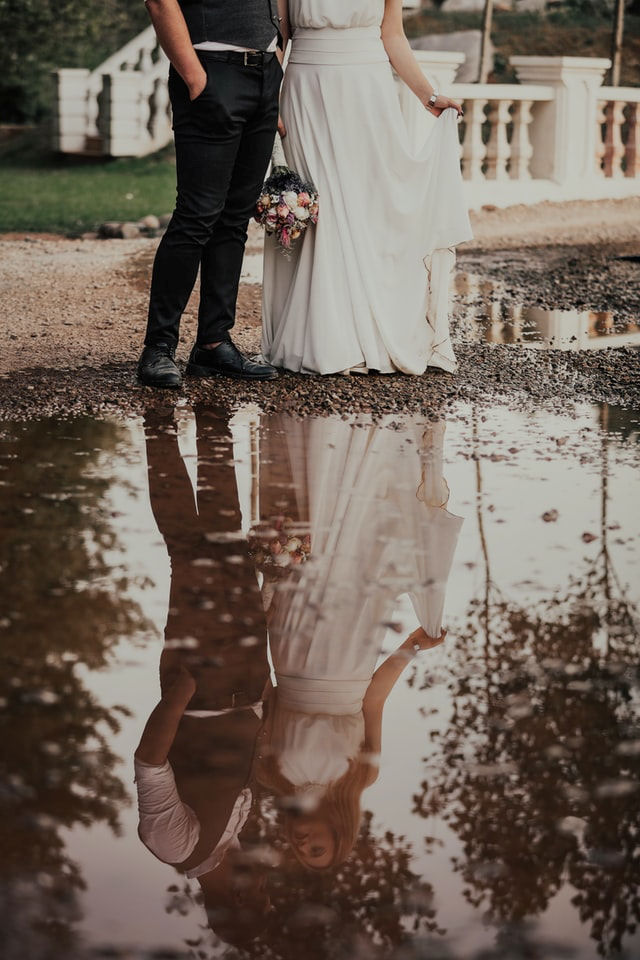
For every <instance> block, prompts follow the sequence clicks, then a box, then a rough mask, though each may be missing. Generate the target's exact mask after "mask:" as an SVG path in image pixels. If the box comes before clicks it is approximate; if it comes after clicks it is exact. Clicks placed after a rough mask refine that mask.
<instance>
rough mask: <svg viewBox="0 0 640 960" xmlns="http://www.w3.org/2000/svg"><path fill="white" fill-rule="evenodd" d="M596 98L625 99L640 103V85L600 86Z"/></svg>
mask: <svg viewBox="0 0 640 960" xmlns="http://www.w3.org/2000/svg"><path fill="white" fill-rule="evenodd" d="M598 99H599V100H600V101H603V100H626V102H627V103H640V87H600V89H599V90H598Z"/></svg>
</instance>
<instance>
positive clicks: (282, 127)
mask: <svg viewBox="0 0 640 960" xmlns="http://www.w3.org/2000/svg"><path fill="white" fill-rule="evenodd" d="M278 133H279V134H280V136H281V137H282V139H283V140H284V138H285V137H286V135H287V128H286V127H285V125H284V120H283V119H282V117H278Z"/></svg>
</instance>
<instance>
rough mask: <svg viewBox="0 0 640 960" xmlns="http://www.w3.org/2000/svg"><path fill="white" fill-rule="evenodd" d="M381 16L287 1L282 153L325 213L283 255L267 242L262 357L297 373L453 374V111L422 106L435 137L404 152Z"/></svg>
mask: <svg viewBox="0 0 640 960" xmlns="http://www.w3.org/2000/svg"><path fill="white" fill-rule="evenodd" d="M383 14H384V0H289V17H290V22H291V29H292V34H293V40H292V46H291V52H290V57H289V61H288V66H287V69H286V73H285V79H284V84H283V89H282V98H281V113H282V118H283V120H284V123H285V126H286V128H287V136H286V138H285V139H284V141H283V145H284V150H285V155H286V158H287V163H288V164H289V166H291V167H292V169H294V170H296V171H297V172H298V173H299V174H300V175H301V176H303V177H305V178H309V179H311V180H313V182H314V183H315V185H316V187H317V188H318V192H319V195H320V215H319V221H318V224H317V226H316V227H312V228H310V229H309V230H307V231H306V232H305V234H304V235H303V237H302V238H301V240H300V241H299V242H298V244H297V245H296V246H294V249H293V251H292V253H291V256H290V258H287V257H285V256H284V255H283V253H282V251H280V250H279V249H278V248H277V247H276V246H275V243H274V242H273V241H272V240H271V239H270V238H267V242H266V246H265V267H264V287H263V353H264V355H265V357H266V358H267V359H268V360H269V361H270V362H271V363H273V364H275V365H276V366H281V367H285V368H287V369H289V370H293V371H296V372H304V373H321V374H330V373H338V372H346V371H349V370H354V371H358V372H366V371H367V370H368V369H372V370H378V371H380V372H381V373H393V372H394V371H401V372H403V373H408V374H422V373H424V372H425V370H426V368H427V367H428V366H430V367H439V368H441V369H443V370H447V371H452V370H454V369H455V366H456V360H455V356H454V352H453V348H452V346H451V341H450V339H449V316H448V312H449V282H450V272H451V269H452V266H453V263H454V259H455V255H454V252H453V247H454V246H455V245H456V244H459V243H462V242H464V241H465V240H469V239H470V238H471V228H470V225H469V218H468V214H467V208H466V205H465V203H464V199H463V193H462V181H461V175H460V161H459V145H458V133H457V123H456V113H455V111H454V110H452V109H448V110H445V111H444V112H443V113H442V114H441V116H440V117H439V118H438V119H437V121H433V120H432V118H430V117H427V115H426V111H425V120H424V122H425V126H426V127H428V125H429V121H430V120H431V123H432V129H431V130H430V132H429V135H428V138H427V141H426V144H425V145H424V146H423V147H422V148H421V150H420V151H419V152H418V153H416V152H415V151H412V149H411V148H410V145H409V135H408V132H407V128H406V125H405V121H404V118H403V115H402V112H401V108H400V102H399V97H398V91H397V88H396V81H395V80H394V78H393V74H392V70H391V66H390V64H389V59H388V56H387V54H386V52H385V49H384V47H383V44H382V40H381V37H380V25H381V22H382V17H383Z"/></svg>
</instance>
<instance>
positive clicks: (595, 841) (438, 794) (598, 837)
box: [414, 451, 640, 956]
mask: <svg viewBox="0 0 640 960" xmlns="http://www.w3.org/2000/svg"><path fill="white" fill-rule="evenodd" d="M602 462H603V488H602V489H603V502H602V509H603V514H602V517H603V523H602V529H601V550H600V552H599V555H598V556H597V558H596V560H595V561H594V562H593V563H592V564H591V565H588V564H587V562H586V561H585V568H584V572H583V573H581V575H580V576H576V577H574V578H573V580H572V581H571V582H570V585H569V587H568V589H567V590H566V591H564V593H563V595H562V596H560V595H557V596H555V597H552V598H550V599H548V600H545V601H544V602H541V603H538V604H535V605H534V604H532V605H531V606H530V607H528V608H526V609H523V608H521V607H519V606H517V605H515V604H513V603H511V602H510V601H509V600H508V599H505V598H504V597H503V596H502V594H501V593H500V591H499V590H498V589H497V587H496V586H495V585H494V584H493V583H492V582H491V580H490V574H489V570H490V568H489V565H488V557H487V558H486V559H487V567H486V571H487V578H486V590H485V591H484V594H483V596H482V597H481V598H478V599H476V600H475V601H474V602H473V604H472V605H471V607H470V609H469V611H468V615H467V620H466V623H465V624H464V625H463V628H462V629H461V630H460V631H459V637H458V640H457V642H456V645H455V650H454V651H453V653H452V657H453V658H454V663H453V665H452V669H451V676H452V677H453V678H454V679H453V680H452V682H451V693H452V701H453V712H452V716H451V720H450V723H449V725H448V727H447V729H445V730H443V731H441V732H435V733H434V735H433V751H432V760H431V761H430V766H429V768H428V771H427V776H426V778H425V780H424V782H423V783H422V786H421V790H420V792H419V794H418V795H416V797H415V798H414V799H415V811H416V812H417V813H418V814H420V815H421V816H424V817H429V816H433V815H435V814H437V815H439V816H442V817H443V818H444V819H445V821H446V822H447V823H448V824H449V825H450V826H451V828H452V829H453V830H454V831H455V833H456V834H457V835H458V837H459V838H460V840H461V842H462V846H463V851H464V856H463V857H461V858H460V859H459V860H454V862H453V866H454V870H455V871H457V872H458V873H460V874H461V876H462V877H463V880H464V891H465V896H466V898H467V900H468V902H469V903H470V904H472V905H473V906H474V907H477V908H483V909H484V910H485V911H486V912H487V915H488V917H489V918H490V919H491V921H492V922H493V923H494V924H496V926H497V927H498V931H499V932H498V944H499V943H500V940H501V938H504V937H505V936H509V937H513V932H514V930H518V929H520V930H522V931H524V930H525V929H526V927H527V922H526V921H527V918H531V917H534V916H536V915H540V914H542V913H543V912H544V911H545V910H546V908H547V907H548V905H549V903H550V902H551V900H552V899H553V897H554V896H555V895H556V894H557V893H558V891H559V890H560V889H561V888H562V887H563V886H564V885H565V884H567V883H569V884H570V885H571V887H573V888H574V889H575V893H574V895H573V900H572V902H573V904H574V906H575V907H576V908H577V910H578V912H579V915H580V917H581V920H582V921H583V923H585V924H586V925H588V927H589V929H590V932H591V936H592V937H593V938H594V939H595V940H596V941H597V944H598V950H599V952H600V953H601V954H602V955H603V956H610V955H612V954H613V953H615V952H616V951H619V950H621V949H622V947H623V945H624V938H625V935H626V934H630V933H633V932H635V930H636V926H637V924H638V921H639V920H640V896H639V891H638V877H639V876H640V854H639V851H638V835H639V833H640V805H639V804H638V788H639V786H640V723H639V722H638V708H637V704H638V691H639V687H640V670H639V667H638V631H637V615H636V612H635V610H634V608H633V606H632V604H630V603H629V602H628V600H627V598H626V597H625V595H624V592H623V591H622V590H621V588H620V586H619V584H618V580H617V578H616V576H615V571H614V569H613V565H612V561H611V556H610V554H609V551H608V548H607V538H606V534H607V522H606V501H607V494H606V463H607V461H606V456H605V452H604V451H603V460H602ZM480 530H481V532H482V526H480ZM427 682H428V681H427V679H426V678H425V680H424V683H425V684H426V683H427ZM522 955H529V954H528V953H526V952H525V953H523V954H522Z"/></svg>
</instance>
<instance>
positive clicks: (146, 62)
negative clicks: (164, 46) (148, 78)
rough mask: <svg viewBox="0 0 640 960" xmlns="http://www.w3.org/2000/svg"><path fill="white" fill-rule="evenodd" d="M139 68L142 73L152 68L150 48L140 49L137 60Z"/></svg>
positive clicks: (148, 71)
mask: <svg viewBox="0 0 640 960" xmlns="http://www.w3.org/2000/svg"><path fill="white" fill-rule="evenodd" d="M138 65H139V67H138V68H139V70H140V71H141V72H142V73H150V72H151V71H152V70H153V59H152V57H151V48H150V47H143V48H142V50H141V51H140V60H139V61H138Z"/></svg>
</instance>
